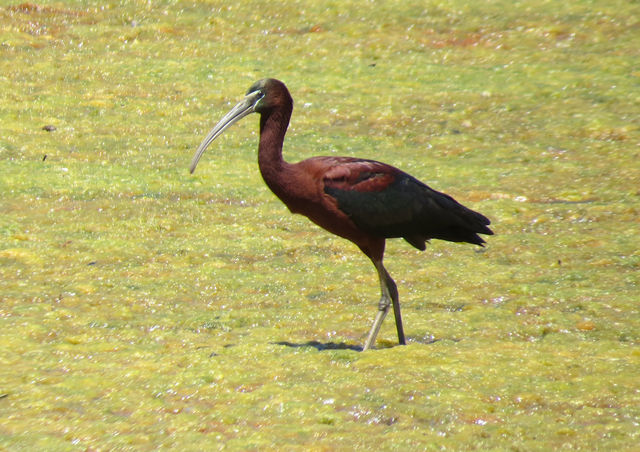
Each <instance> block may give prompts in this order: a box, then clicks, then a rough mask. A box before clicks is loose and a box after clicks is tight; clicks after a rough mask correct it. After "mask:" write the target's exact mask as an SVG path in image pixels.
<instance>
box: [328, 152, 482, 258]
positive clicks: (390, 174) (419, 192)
mask: <svg viewBox="0 0 640 452" xmlns="http://www.w3.org/2000/svg"><path fill="white" fill-rule="evenodd" d="M324 191H325V193H327V194H328V195H329V196H332V197H333V198H335V199H336V201H337V202H338V208H339V209H340V210H341V211H342V212H344V213H345V214H346V215H348V216H349V218H351V220H352V221H353V222H354V223H355V225H356V226H357V227H358V228H361V229H363V230H364V231H367V232H369V233H371V234H374V235H379V236H380V237H385V238H394V237H403V238H404V239H405V240H406V241H407V242H409V243H410V244H411V245H413V246H414V247H416V248H418V249H420V250H424V249H425V242H426V241H428V240H429V239H432V238H434V239H441V240H447V241H450V242H468V243H473V244H476V245H482V244H483V243H484V240H483V239H482V238H481V237H480V236H479V235H478V234H488V235H491V234H493V232H492V231H491V230H490V229H489V228H488V227H487V226H488V225H489V224H490V221H489V219H488V218H486V217H485V216H483V215H481V214H479V213H477V212H474V211H473V210H471V209H468V208H466V207H464V206H463V205H462V204H460V203H458V202H457V201H456V200H455V199H453V198H452V197H451V196H449V195H446V194H444V193H440V192H438V191H436V190H433V189H432V188H430V187H428V186H427V185H426V184H424V183H422V182H420V181H419V180H418V179H416V178H414V177H412V176H410V175H408V174H406V173H404V172H402V171H400V170H399V169H397V168H394V167H392V166H390V165H386V164H384V163H380V162H375V161H371V160H360V159H345V161H343V162H341V164H340V165H338V166H336V167H334V168H333V169H332V170H331V171H329V172H327V174H326V175H325V178H324Z"/></svg>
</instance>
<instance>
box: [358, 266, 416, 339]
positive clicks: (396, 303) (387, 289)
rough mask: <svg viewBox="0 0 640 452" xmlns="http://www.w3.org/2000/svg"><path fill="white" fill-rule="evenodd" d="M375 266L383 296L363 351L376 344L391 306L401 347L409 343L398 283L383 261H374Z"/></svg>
mask: <svg viewBox="0 0 640 452" xmlns="http://www.w3.org/2000/svg"><path fill="white" fill-rule="evenodd" d="M373 264H374V265H375V266H376V270H377V271H378V278H379V279H380V290H381V292H382V295H381V297H380V302H379V303H378V312H377V314H376V317H375V319H374V320H373V325H372V326H371V330H370V331H369V335H368V336H367V340H366V342H365V343H364V347H363V348H362V350H363V351H364V350H369V349H370V348H371V347H373V345H374V344H375V342H376V337H377V336H378V332H379V331H380V327H381V326H382V321H383V320H384V318H385V317H386V315H387V313H388V312H389V308H390V307H391V305H393V314H394V316H395V318H396V330H397V331H398V342H399V343H400V345H405V344H406V343H407V342H406V340H405V337H404V329H403V328H402V315H401V314H400V300H399V299H398V288H397V287H396V283H395V282H394V281H393V279H392V278H391V276H389V273H388V272H387V270H386V269H385V268H384V266H383V265H382V261H374V262H373Z"/></svg>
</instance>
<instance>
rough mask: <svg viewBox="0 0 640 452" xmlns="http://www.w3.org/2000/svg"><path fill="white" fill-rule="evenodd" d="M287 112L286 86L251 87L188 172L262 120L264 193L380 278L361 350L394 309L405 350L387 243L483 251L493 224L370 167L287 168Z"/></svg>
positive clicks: (341, 160) (360, 163)
mask: <svg viewBox="0 0 640 452" xmlns="http://www.w3.org/2000/svg"><path fill="white" fill-rule="evenodd" d="M292 111H293V99H292V98H291V95H290V94H289V90H288V89H287V87H286V86H285V85H284V83H282V82H280V81H278V80H275V79H264V80H260V81H258V82H256V83H254V84H253V85H252V86H251V88H249V90H248V91H247V94H246V96H245V98H244V99H243V100H242V101H241V102H240V103H238V104H237V105H236V106H235V107H233V108H232V109H231V111H229V113H227V114H226V115H225V116H224V117H223V118H222V119H221V120H220V122H219V123H218V124H217V125H216V126H215V127H214V128H213V129H212V130H211V132H209V134H208V135H207V137H206V138H205V139H204V140H203V141H202V143H201V144H200V147H198V150H197V151H196V154H195V156H194V158H193V161H192V163H191V167H190V171H191V172H192V173H193V171H194V170H195V168H196V165H197V164H198V161H199V160H200V157H202V154H203V153H204V151H205V150H206V149H207V147H208V146H209V145H210V144H211V142H212V141H213V140H215V139H216V138H217V137H218V136H219V135H220V134H221V133H222V132H223V131H224V130H225V129H226V128H227V127H229V126H230V125H232V124H233V123H235V122H236V121H238V120H240V119H242V118H243V117H245V116H247V115H248V114H250V113H253V112H256V113H259V114H260V144H259V146H258V165H259V167H260V172H261V174H262V177H263V179H264V181H265V182H266V184H267V186H268V187H269V188H270V189H271V191H273V193H275V195H276V196H277V197H278V198H280V200H281V201H282V202H283V203H285V204H286V206H287V207H288V208H289V210H290V211H291V212H293V213H299V214H302V215H305V216H306V217H308V218H309V219H310V220H311V221H313V222H314V223H316V224H317V225H318V226H320V227H322V228H324V229H326V230H327V231H329V232H331V233H333V234H336V235H338V236H340V237H344V238H345V239H348V240H351V241H352V242H353V243H355V244H356V245H357V246H358V247H359V248H360V249H361V250H362V252H363V253H364V254H366V255H367V256H368V257H369V259H371V261H372V262H373V265H374V266H375V268H376V271H377V272H378V278H379V279H380V288H381V292H382V295H381V298H380V302H379V303H378V312H377V314H376V316H375V319H374V322H373V326H372V327H371V330H370V332H369V335H368V337H367V339H366V341H365V344H364V347H363V350H367V349H369V348H371V347H372V346H373V345H374V343H375V340H376V336H377V335H378V331H379V330H380V326H381V325H382V321H383V320H384V318H385V316H386V315H387V312H388V311H389V309H390V307H391V306H393V312H394V314H395V320H396V329H397V332H398V340H399V342H400V344H405V343H406V340H405V335H404V331H403V327H402V318H401V315H400V302H399V300H398V289H397V287H396V284H395V282H394V281H393V279H391V276H389V273H388V272H387V270H386V269H385V268H384V266H383V264H382V260H383V257H384V247H385V240H386V239H388V238H400V237H401V238H404V239H405V240H406V241H407V242H409V243H410V244H411V245H412V246H414V247H415V248H417V249H419V250H424V249H425V242H427V241H428V240H430V239H441V240H447V241H450V242H466V243H472V244H475V245H480V246H482V244H483V243H485V242H484V240H483V239H482V238H481V237H480V236H479V235H478V234H487V235H491V234H493V232H492V231H491V229H489V228H488V225H489V224H490V221H489V219H487V218H486V217H485V216H483V215H481V214H479V213H477V212H474V211H473V210H471V209H468V208H466V207H464V206H463V205H461V204H459V203H458V202H457V201H456V200H455V199H453V198H452V197H451V196H448V195H445V194H444V193H440V192H438V191H435V190H433V189H431V188H429V187H428V186H427V185H425V184H423V183H422V182H420V181H419V180H417V179H416V178H414V177H412V176H410V175H409V174H406V173H404V172H402V171H400V170H399V169H397V168H394V167H393V166H390V165H387V164H384V163H380V162H376V161H374V160H365V159H358V158H352V157H313V158H310V159H307V160H303V161H301V162H299V163H293V164H292V163H288V162H286V161H284V160H283V158H282V145H283V143H284V136H285V133H286V132H287V127H288V126H289V119H290V118H291V112H292Z"/></svg>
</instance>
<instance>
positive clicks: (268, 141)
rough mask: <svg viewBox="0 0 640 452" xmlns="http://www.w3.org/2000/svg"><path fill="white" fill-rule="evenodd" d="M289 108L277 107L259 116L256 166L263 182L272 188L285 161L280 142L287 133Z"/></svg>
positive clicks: (289, 116)
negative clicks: (258, 143) (258, 142)
mask: <svg viewBox="0 0 640 452" xmlns="http://www.w3.org/2000/svg"><path fill="white" fill-rule="evenodd" d="M291 110H292V109H291V108H282V107H281V108H277V109H274V110H272V111H269V112H264V113H262V114H261V116H260V145H259V147H258V166H259V167H260V172H261V173H262V177H263V178H264V180H265V182H266V183H267V185H269V187H271V189H272V190H273V184H274V183H275V182H276V181H277V180H278V177H277V176H278V174H280V173H281V172H282V170H283V169H284V167H285V166H287V162H285V161H284V159H283V158H282V144H283V143H284V136H285V134H286V133H287V127H288V126H289V119H290V118H291Z"/></svg>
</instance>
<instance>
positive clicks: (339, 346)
mask: <svg viewBox="0 0 640 452" xmlns="http://www.w3.org/2000/svg"><path fill="white" fill-rule="evenodd" d="M273 344H275V345H284V346H286V347H293V348H302V347H313V348H315V349H316V350H318V351H322V350H354V351H357V352H361V351H362V346H360V345H349V344H345V343H344V342H340V343H336V342H318V341H308V342H304V343H302V344H295V343H293V342H288V341H280V342H273Z"/></svg>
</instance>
